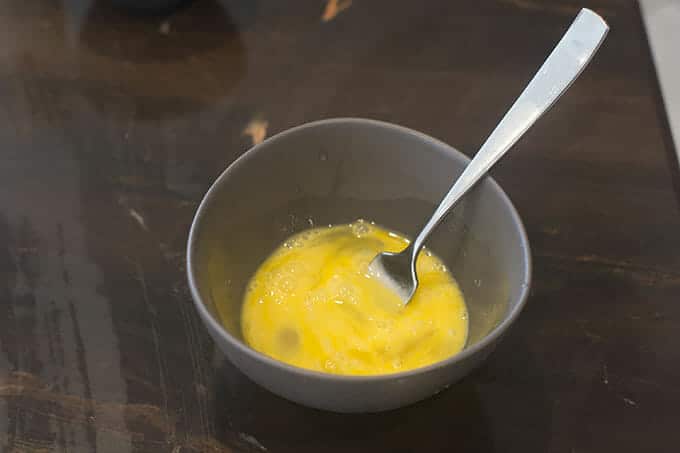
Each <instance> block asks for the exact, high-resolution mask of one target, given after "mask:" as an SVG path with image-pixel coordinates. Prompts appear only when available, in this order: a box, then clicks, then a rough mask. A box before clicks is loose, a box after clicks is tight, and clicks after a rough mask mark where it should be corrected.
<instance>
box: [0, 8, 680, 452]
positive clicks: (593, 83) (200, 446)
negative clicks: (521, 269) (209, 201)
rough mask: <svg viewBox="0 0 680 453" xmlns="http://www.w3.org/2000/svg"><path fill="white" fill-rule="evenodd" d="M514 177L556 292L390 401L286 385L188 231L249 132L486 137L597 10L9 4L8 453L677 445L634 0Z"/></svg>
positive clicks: (663, 139) (658, 140)
mask: <svg viewBox="0 0 680 453" xmlns="http://www.w3.org/2000/svg"><path fill="white" fill-rule="evenodd" d="M586 3H588V6H590V7H592V8H594V9H595V10H597V11H598V12H600V13H601V14H603V15H604V16H605V17H606V18H607V19H608V20H609V22H610V24H611V27H612V31H611V33H610V35H609V38H608V40H607V41H606V42H605V44H604V47H603V48H602V50H601V52H600V53H599V55H598V56H597V58H596V59H595V61H594V62H593V64H592V65H591V66H590V67H589V68H588V70H587V71H586V72H585V74H584V75H583V76H582V77H581V79H580V80H579V81H578V82H577V83H576V84H575V85H574V86H573V88H572V89H571V90H570V91H569V93H568V94H567V95H566V96H565V97H564V98H563V99H562V100H561V101H560V102H559V103H558V105H557V106H556V107H555V108H554V109H553V110H552V111H551V112H550V113H549V114H548V115H547V116H546V117H545V118H544V119H542V120H541V121H540V122H539V125H538V126H537V127H536V128H535V129H534V130H532V131H531V132H529V133H528V134H527V136H526V137H525V139H523V140H522V141H521V142H520V143H519V144H518V146H517V149H516V151H515V152H513V155H512V156H511V157H510V158H509V159H507V160H505V161H504V162H502V163H501V164H500V165H499V166H498V168H497V170H494V176H495V177H496V178H497V179H498V181H499V182H500V183H501V185H502V186H503V187H504V188H505V189H506V190H507V192H508V193H509V195H510V196H511V198H512V199H513V201H514V202H515V203H516V206H517V208H518V210H519V211H520V213H521V215H522V217H523V219H524V221H525V224H526V227H527V229H528V232H529V236H530V240H531V244H532V246H533V257H534V264H535V272H534V286H533V290H532V295H531V297H530V300H529V303H528V305H527V307H526V310H525V311H524V313H523V315H522V316H521V318H520V320H519V321H518V323H517V324H516V326H515V327H514V328H513V329H512V330H511V332H510V334H509V335H508V336H507V338H506V339H505V341H504V342H503V343H502V345H501V346H500V347H499V349H498V350H497V351H496V353H495V354H494V355H493V356H492V358H491V359H490V360H489V361H488V363H486V365H485V366H483V367H482V368H481V369H479V370H478V371H476V372H475V373H474V374H473V375H471V376H470V377H469V378H466V379H465V380H464V381H463V382H460V383H459V384H457V385H455V386H453V387H452V388H451V389H450V390H448V391H446V392H444V393H443V394H441V395H440V396H438V397H436V398H433V399H430V400H428V401H425V402H422V403H420V404H418V405H416V406H413V407H410V408H407V409H404V410H400V411H394V412H390V413H386V414H380V415H361V416H349V415H337V414H329V413H323V412H318V411H314V410H309V409H306V408H303V407H299V406H296V405H294V404H291V403H288V402H287V401H284V400H282V399H280V398H278V397H275V396H273V395H271V394H269V393H268V392H266V391H264V390H262V389H261V388H259V387H258V386H256V385H254V384H253V383H251V382H250V381H248V379H246V378H245V377H244V376H243V375H241V374H240V373H239V372H238V371H237V370H235V369H234V367H233V366H231V365H230V364H229V363H228V362H226V361H225V359H224V358H223V357H222V356H221V355H220V353H219V352H218V351H216V350H215V347H214V345H213V343H212V342H211V340H210V339H209V337H208V336H207V333H206V331H205V329H204V328H203V326H202V324H201V322H200V321H199V319H198V316H197V314H196V313H195V311H194V308H193V305H192V302H191V300H190V297H189V295H188V293H187V285H186V281H185V268H184V259H185V256H184V247H185V241H186V236H187V228H188V226H189V224H190V221H191V218H192V215H193V213H194V210H195V209H196V206H197V203H198V202H199V200H200V199H201V197H202V195H203V193H204V191H205V190H206V189H207V187H208V186H209V184H210V183H211V181H212V180H213V179H214V178H215V177H216V176H217V175H218V174H219V173H220V172H221V171H222V170H223V169H224V168H225V167H226V166H227V165H228V164H229V163H230V162H231V161H233V160H234V159H235V158H236V157H237V156H238V155H240V154H241V153H243V152H244V151H245V150H246V149H248V147H249V146H251V144H252V142H253V141H258V140H260V139H261V138H262V136H263V135H265V134H266V135H267V136H269V135H271V134H273V133H276V132H278V131H281V130H284V129H286V128H288V127H291V126H293V125H297V124H300V123H303V122H307V121H310V120H315V119H319V118H325V117H334V116H361V117H371V118H378V119H382V120H386V121H391V122H396V123H400V124H403V125H406V126H409V127H412V128H415V129H419V130H422V131H424V132H426V133H428V134H431V135H433V136H435V137H438V138H440V139H442V140H444V141H446V142H448V143H450V144H452V145H454V146H456V147H458V148H459V149H461V150H463V151H465V152H467V153H472V152H474V151H475V150H476V149H477V147H478V146H479V145H480V142H481V140H482V139H483V138H484V137H485V136H486V134H487V133H488V132H489V131H490V130H491V128H492V127H493V125H494V124H495V123H496V121H497V120H498V119H499V118H500V116H501V114H502V113H503V112H504V110H505V109H506V108H507V107H508V106H509V104H510V102H511V101H512V100H513V99H514V97H515V96H516V95H517V94H518V93H519V92H520V90H521V89H522V87H523V86H524V84H525V83H526V82H527V81H528V79H529V78H530V76H531V75H532V73H533V72H534V71H535V69H536V68H537V67H538V65H539V64H540V62H541V61H542V60H543V58H544V57H545V56H546V54H547V53H548V51H549V50H550V49H551V48H552V46H553V45H554V44H555V42H556V41H557V39H558V38H559V36H560V35H561V33H562V32H563V31H564V30H565V28H566V26H567V25H568V23H569V22H570V21H571V19H572V18H573V17H574V15H575V14H576V13H577V11H578V7H579V6H580V5H578V4H575V3H572V2H569V1H550V2H548V1H543V0H497V1H487V2H479V3H477V2H465V1H460V2H453V1H450V0H437V1H434V0H431V1H427V2H418V1H395V0H380V1H376V0H371V1H363V0H354V2H353V3H351V4H350V3H349V1H347V0H341V1H339V2H329V3H326V2H325V1H318V0H317V1H311V0H310V1H297V0H296V1H285V2H284V1H264V0H228V1H223V2H219V3H218V2H216V1H211V0H196V1H195V2H194V3H192V4H190V5H188V6H187V7H185V8H183V9H181V10H179V11H177V12H175V13H174V14H172V15H170V16H164V17H153V16H151V17H134V16H133V17H130V16H128V15H126V14H123V13H120V12H118V11H116V10H114V9H112V8H111V7H109V6H108V2H107V1H104V0H101V1H96V2H94V3H92V2H85V1H81V0H63V1H62V2H55V1H48V0H34V1H23V0H4V1H2V2H0V447H1V449H2V451H3V452H43V451H75V452H81V451H82V452H94V451H97V452H119V451H120V452H129V451H167V452H172V453H180V452H182V453H186V452H230V451H252V452H258V451H262V452H264V451H269V452H321V451H331V452H340V451H351V452H355V451H380V450H384V451H395V452H426V451H436V452H438V451H455V452H459V451H474V452H518V453H520V452H521V453H526V452H565V453H584V452H617V453H621V452H641V451H644V452H675V451H678V448H679V447H678V445H680V178H679V173H678V166H677V161H676V159H675V154H674V150H673V149H672V146H671V144H670V143H671V142H670V140H669V133H668V129H667V124H666V119H665V117H664V113H663V111H662V110H661V107H660V105H661V103H660V97H659V92H658V89H657V82H656V78H655V75H654V69H653V67H652V63H651V59H650V54H649V49H648V47H647V42H646V38H645V35H644V30H643V28H642V26H641V21H640V16H639V12H638V8H637V5H636V4H635V3H633V2H630V1H622V0H600V1H597V2H586Z"/></svg>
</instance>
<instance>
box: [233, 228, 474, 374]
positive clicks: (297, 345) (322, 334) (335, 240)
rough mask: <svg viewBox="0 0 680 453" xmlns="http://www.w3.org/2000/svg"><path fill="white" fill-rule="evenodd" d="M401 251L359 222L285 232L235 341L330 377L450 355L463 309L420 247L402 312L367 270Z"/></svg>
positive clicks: (463, 325) (443, 271)
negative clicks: (413, 285)
mask: <svg viewBox="0 0 680 453" xmlns="http://www.w3.org/2000/svg"><path fill="white" fill-rule="evenodd" d="M407 244H408V239H406V238H405V237H403V236H401V235H399V234H397V233H394V232H391V231H387V230H384V229H382V228H380V227H378V226H376V225H375V224H374V223H372V222H367V221H365V220H361V219H360V220H357V221H355V222H352V223H350V224H345V225H336V226H331V227H325V226H324V227H322V228H315V229H309V230H306V231H303V232H301V233H298V234H296V235H293V236H292V237H290V238H288V239H287V240H286V241H285V242H283V244H282V245H281V246H280V247H279V248H278V249H276V250H275V251H274V252H273V253H272V255H271V256H270V257H269V258H267V259H266V260H265V261H264V262H263V263H262V265H261V266H260V267H259V269H258V270H257V272H256V273H255V275H254V276H253V277H252V279H251V281H250V283H249V284H248V286H247V290H246V294H245V297H244V303H243V309H242V313H241V317H242V320H241V321H242V322H241V325H242V326H243V329H242V330H243V336H244V339H245V340H246V342H247V343H248V344H249V345H250V346H251V347H253V348H254V349H256V350H258V351H260V352H262V353H264V354H267V355H269V356H271V357H273V358H275V359H278V360H281V361H284V362H287V363H289V364H292V365H295V366H299V367H302V368H308V369H313V370H317V371H322V372H327V373H334V374H355V375H357V374H358V375H370V374H384V373H393V372H399V371H404V370H409V369H413V368H418V367H421V366H425V365H429V364H431V363H433V362H437V361H440V360H443V359H445V358H447V357H449V356H451V355H454V354H456V353H457V352H459V351H460V350H461V349H462V348H463V346H464V345H465V341H466V337H467V326H468V321H467V310H466V307H465V303H464V301H463V296H462V294H461V292H460V290H459V289H458V286H457V284H456V282H455V280H454V279H453V277H452V276H451V275H450V274H449V272H448V269H447V267H446V266H445V265H444V264H443V263H442V262H441V260H440V259H439V258H438V257H437V256H435V255H434V254H433V253H432V252H431V251H429V250H427V251H426V253H421V254H420V256H419V257H418V261H417V263H416V265H417V270H418V276H419V279H420V285H419V287H418V290H417V291H416V293H415V295H414V297H413V299H412V300H411V302H410V303H409V304H408V305H406V306H404V305H403V303H402V301H401V299H399V297H398V296H397V295H396V294H395V293H393V292H392V291H391V290H390V289H389V288H388V287H386V286H385V285H384V284H383V283H382V282H381V280H380V278H376V276H375V275H371V274H370V273H369V272H368V264H369V263H370V262H371V260H372V259H373V258H374V257H375V256H376V255H377V254H378V253H380V252H382V251H390V252H398V251H400V250H402V249H403V248H405V247H406V245H407ZM245 326H247V329H246V327H245Z"/></svg>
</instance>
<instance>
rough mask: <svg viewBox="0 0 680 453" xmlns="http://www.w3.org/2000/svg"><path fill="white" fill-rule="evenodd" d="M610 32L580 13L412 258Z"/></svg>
mask: <svg viewBox="0 0 680 453" xmlns="http://www.w3.org/2000/svg"><path fill="white" fill-rule="evenodd" d="M608 31H609V27H608V26H607V23H606V22H605V21H604V20H603V19H602V18H601V17H600V16H598V15H597V14H595V13H594V12H593V11H591V10H589V9H585V8H584V9H582V10H581V11H580V12H579V14H578V16H576V19H574V22H573V23H572V24H571V26H570V27H569V29H568V30H567V32H566V33H565V34H564V36H562V39H561V40H560V42H559V43H558V44H557V46H556V47H555V48H554V49H553V51H552V52H551V53H550V55H549V56H548V58H547V59H546V60H545V62H544V63H543V66H541V68H540V69H539V70H538V72H537V73H536V75H534V78H533V79H531V81H530V82H529V84H528V85H527V87H526V88H525V89H524V91H523V92H522V94H521V95H520V96H519V97H518V98H517V100H516V101H515V103H514V104H513V105H512V107H510V110H508V112H507V113H506V114H505V116H504V117H503V119H502V120H501V122H500V123H498V126H496V128H495V129H494V131H493V132H492V133H491V135H490V136H489V138H487V139H486V142H484V144H483V145H482V147H481V148H480V149H479V151H478V152H477V154H476V155H475V157H474V159H472V161H471V162H470V163H469V164H468V166H467V167H466V168H465V170H464V171H463V173H462V174H461V175H460V177H459V178H458V180H456V182H455V184H454V185H453V187H451V189H450V190H449V192H448V193H447V194H446V196H445V197H444V199H443V200H442V201H441V203H440V204H439V206H438V207H437V209H436V210H435V212H434V214H433V215H432V217H431V218H430V220H428V222H427V224H426V225H425V227H424V228H423V229H422V231H421V232H420V234H419V235H418V237H416V239H415V241H413V254H414V255H413V256H414V257H415V256H417V255H418V252H419V251H420V249H421V248H422V246H423V244H424V242H425V240H426V239H427V237H428V236H429V235H430V233H431V232H432V230H434V229H435V227H436V226H437V225H439V223H440V222H441V221H442V220H443V219H444V217H445V216H446V214H448V212H449V211H450V210H451V208H453V207H454V206H455V204H456V203H457V202H458V200H460V198H461V197H462V196H463V195H465V193H466V192H467V191H468V190H470V188H471V187H472V186H474V185H475V183H476V182H477V181H479V180H480V179H481V178H482V176H484V175H485V174H486V172H487V171H489V169H490V168H491V167H492V166H493V164H495V163H496V161H498V159H500V158H501V157H502V156H503V155H504V154H505V153H506V152H507V151H508V149H510V147H511V146H512V145H514V144H515V142H517V140H519V138H520V137H521V136H522V135H524V133H525V132H526V131H527V130H528V129H529V128H530V127H531V126H532V125H533V124H534V122H536V120H537V119H538V118H539V117H540V116H541V115H543V114H544V113H545V112H546V111H547V110H548V109H549V108H550V107H551V106H552V105H553V104H554V103H555V101H557V99H559V97H560V96H561V95H562V94H563V93H564V92H565V91H566V90H567V88H569V86H570V85H571V84H572V82H573V81H574V80H576V78H577V77H578V76H579V74H581V71H583V69H584V68H585V67H586V66H587V65H588V63H589V62H590V59H591V58H592V57H593V55H594V54H595V53H596V52H597V49H598V48H599V47H600V44H601V43H602V41H603V40H604V38H605V36H606V35H607V32H608Z"/></svg>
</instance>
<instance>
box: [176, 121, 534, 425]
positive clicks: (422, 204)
mask: <svg viewBox="0 0 680 453" xmlns="http://www.w3.org/2000/svg"><path fill="white" fill-rule="evenodd" d="M467 162H468V159H467V158H466V157H465V156H464V155H462V154H461V153H459V152H457V151H456V150H454V149H453V148H451V147H450V146H448V145H446V144H444V143H442V142H439V141H437V140H435V139H433V138H431V137H428V136H426V135H424V134H421V133H418V132H415V131H412V130H410V129H406V128H403V127H400V126H395V125H391V124H387V123H382V122H378V121H372V120H362V119H334V120H324V121H318V122H315V123H310V124H306V125H303V126H299V127H297V128H293V129H290V130H288V131H286V132H283V133H281V134H278V135H276V136H274V137H272V138H271V139H269V140H267V141H265V142H264V143H262V144H260V145H257V146H256V147H254V148H253V149H251V150H250V151H249V152H247V153H246V154H244V155H243V156H242V157H241V158H239V159H238V160H237V161H236V162H234V163H233V164H232V165H231V166H230V167H229V168H228V169H227V170H226V171H225V172H224V173H223V174H222V175H221V176H220V177H219V178H218V179H217V181H216V182H215V183H214V184H213V186H212V187H211V189H210V190H209V191H208V193H207V194H206V196H205V198H204V200H203V202H202V203H201V206H200V207H199V209H198V211H197V213H196V217H195V219H194V223H193V225H192V228H191V232H190V235H189V244H188V253H187V273H188V276H189V285H190V288H191V291H192V295H193V298H194V302H195V305H196V308H197V310H198V312H199V314H200V316H201V318H202V320H203V322H204V323H205V325H206V326H207V328H208V331H209V332H210V334H211V336H212V337H213V339H214V340H215V342H216V343H217V345H218V347H219V348H220V349H221V350H222V351H223V352H224V353H225V354H226V356H227V357H228V358H229V360H230V361H232V362H233V363H234V364H235V365H236V366H237V367H238V368H239V369H240V370H241V371H242V372H243V373H245V374H246V375H247V376H249V377H250V378H251V379H252V380H254V381H255V382H257V383H258V384H260V385H261V386H263V387H265V388H267V389H269V390H270V391H272V392H274V393H276V394H278V395H280V396H282V397H284V398H287V399H289V400H292V401H295V402H298V403H301V404H304V405H306V406H311V407H315V408H319V409H326V410H331V411H337V412H376V411H382V410H388V409H394V408H397V407H400V406H404V405H407V404H410V403H414V402H416V401H419V400H421V399H424V398H426V397H428V396H430V395H433V394H435V393H437V392H439V391H441V390H442V389H444V388H446V387H447V386H449V385H451V384H452V383H454V382H455V381H457V380H458V379H460V378H461V377H463V376H464V375H466V374H467V373H469V372H470V371H471V370H472V369H473V368H475V367H476V366H478V365H479V364H480V363H481V362H482V361H483V360H484V359H486V357H487V356H488V355H489V354H490V353H491V352H492V350H493V348H494V347H495V345H496V344H497V342H498V341H499V339H500V338H501V336H502V335H503V333H504V332H505V331H506V330H507V328H508V327H509V326H510V325H511V324H512V322H513V321H514V320H515V319H516V317H517V316H518V314H519V312H520V311H521V309H522V307H523V305H524V303H525V300H526V297H527V294H528V289H529V281H530V273H531V263H530V253H529V246H528V243H527V239H526V235H525V232H524V229H523V226H522V224H521V221H520V219H519V216H518V215H517V213H516V211H515V209H514V208H513V206H512V204H511V203H510V201H509V200H508V198H507V196H505V194H504V193H503V192H502V190H501V189H500V187H499V186H498V185H497V184H496V183H495V182H493V181H492V180H491V179H490V178H486V179H485V180H483V181H482V182H480V184H479V185H478V186H477V187H476V188H475V189H473V190H472V191H471V192H470V193H469V194H468V195H467V196H466V197H465V198H464V199H463V200H462V201H461V202H460V204H459V205H458V206H456V208H455V209H454V211H453V212H452V213H451V214H450V215H449V216H448V217H447V218H446V219H445V221H444V222H442V224H441V225H440V226H439V228H438V229H437V231H436V232H435V234H434V235H433V236H432V237H431V239H430V240H429V241H428V247H429V248H430V249H432V250H433V251H434V252H435V253H436V254H437V255H438V256H440V257H441V258H442V259H443V260H444V262H445V263H446V264H447V266H448V267H449V268H450V269H451V271H452V273H453V275H454V276H455V277H456V280H457V281H458V284H459V286H460V287H461V290H462V291H463V294H464V296H465V300H466V303H467V306H468V312H469V333H468V341H467V345H466V348H465V349H464V350H463V351H462V352H461V353H459V354H458V355H456V356H454V357H451V358H449V359H447V360H444V361H442V362H438V363H436V364H433V365H430V366H427V367H423V368H420V369H416V370H410V371H406V372H402V373H395V374H389V375H380V376H337V375H331V374H326V373H319V372H314V371H310V370H304V369H300V368H297V367H293V366H290V365H287V364H285V363H282V362H279V361H277V360H274V359H272V358H269V357H267V356H265V355H263V354H260V353H259V352H257V351H254V350H253V349H251V348H249V347H248V346H247V345H246V344H245V343H244V342H243V339H242V337H241V331H240V309H241V301H242V298H243V293H244V291H245V288H246V285H247V283H248V280H249V278H250V276H251V275H252V274H253V272H254V271H255V270H256V268H257V266H258V265H259V264H260V263H261V262H262V260H263V259H265V258H266V257H267V256H268V254H269V253H271V252H272V251H273V250H274V248H275V247H276V246H278V245H279V244H280V243H281V242H282V241H283V240H285V239H286V238H287V237H288V236H290V235H291V234H293V233H295V232H297V231H300V230H303V229H306V228H309V227H310V226H312V225H314V226H317V225H327V224H337V223H346V222H351V221H353V220H355V219H357V218H365V219H368V220H373V221H375V222H376V223H378V224H380V225H384V226H386V227H388V228H392V229H394V230H397V231H400V232H402V233H405V234H408V235H409V236H413V235H414V234H415V233H417V231H418V230H419V228H420V226H421V225H422V224H423V223H424V222H425V221H426V220H427V218H428V216H429V215H430V214H431V212H432V210H433V209H434V207H435V205H436V204H437V203H438V201H439V200H440V199H441V197H442V196H443V195H444V193H445V192H446V190H447V189H448V188H449V187H450V185H451V184H452V182H453V181H454V180H455V178H456V177H457V176H458V175H459V174H460V173H461V172H462V170H463V169H464V168H465V166H466V164H467Z"/></svg>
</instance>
